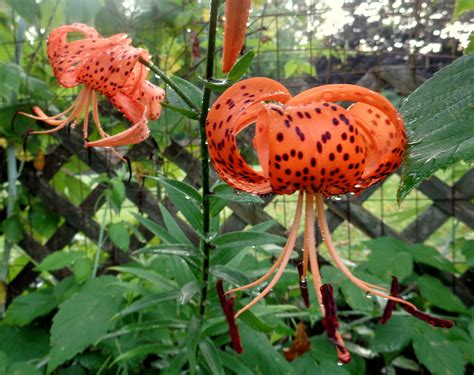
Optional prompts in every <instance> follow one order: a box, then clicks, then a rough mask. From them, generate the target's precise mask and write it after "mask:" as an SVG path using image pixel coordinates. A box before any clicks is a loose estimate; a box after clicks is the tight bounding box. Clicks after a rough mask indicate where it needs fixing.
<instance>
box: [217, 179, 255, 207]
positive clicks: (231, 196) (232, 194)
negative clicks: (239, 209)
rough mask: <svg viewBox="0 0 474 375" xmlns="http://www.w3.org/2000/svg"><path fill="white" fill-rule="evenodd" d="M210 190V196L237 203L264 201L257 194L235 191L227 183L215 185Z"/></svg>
mask: <svg viewBox="0 0 474 375" xmlns="http://www.w3.org/2000/svg"><path fill="white" fill-rule="evenodd" d="M212 190H213V195H212V197H219V198H222V199H226V200H229V201H232V202H237V203H254V204H261V203H264V201H263V199H262V198H260V197H259V196H258V195H253V194H249V193H245V192H238V191H235V190H234V189H232V188H231V187H230V186H229V185H227V184H219V185H217V186H215V187H214V188H213V189H212Z"/></svg>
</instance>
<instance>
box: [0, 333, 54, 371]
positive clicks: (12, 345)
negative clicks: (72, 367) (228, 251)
mask: <svg viewBox="0 0 474 375" xmlns="http://www.w3.org/2000/svg"><path fill="white" fill-rule="evenodd" d="M0 337H1V338H2V339H1V340H0V351H3V352H4V353H5V354H6V355H7V357H8V359H9V363H15V362H23V361H29V360H32V359H37V358H42V357H44V356H45V355H46V354H47V353H48V350H49V342H48V341H49V335H48V332H47V331H45V330H43V329H40V328H38V327H33V326H26V327H11V326H6V325H2V326H0Z"/></svg>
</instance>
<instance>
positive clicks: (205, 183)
mask: <svg viewBox="0 0 474 375" xmlns="http://www.w3.org/2000/svg"><path fill="white" fill-rule="evenodd" d="M219 3H220V0H212V1H211V18H210V21H209V39H208V45H207V46H208V47H207V57H206V61H207V62H206V80H208V81H210V80H211V79H212V74H213V72H214V54H215V49H216V31H217V13H218V10H219ZM210 100H211V89H210V88H208V87H205V88H204V95H203V99H202V107H201V116H200V118H199V135H200V137H201V165H202V204H203V210H202V213H203V232H204V239H203V240H201V250H202V253H203V263H202V281H203V287H202V292H201V302H200V304H199V313H200V314H201V317H204V314H205V312H206V299H207V290H208V285H207V284H208V281H209V259H210V245H209V242H208V235H209V226H210V222H211V217H210V216H211V215H210V210H209V195H210V189H209V151H208V149H207V138H206V118H207V113H208V112H209V103H210Z"/></svg>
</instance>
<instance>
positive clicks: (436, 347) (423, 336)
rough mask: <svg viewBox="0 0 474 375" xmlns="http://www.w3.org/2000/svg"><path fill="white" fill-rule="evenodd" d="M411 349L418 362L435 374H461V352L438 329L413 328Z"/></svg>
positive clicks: (462, 363)
mask: <svg viewBox="0 0 474 375" xmlns="http://www.w3.org/2000/svg"><path fill="white" fill-rule="evenodd" d="M413 332H414V335H413V349H415V354H416V357H417V358H418V360H419V361H420V363H422V364H423V365H425V366H426V367H427V368H428V370H429V371H430V372H431V373H432V374H435V375H463V374H464V358H463V356H462V353H461V352H460V351H459V349H458V348H457V347H456V345H453V344H452V343H450V342H449V341H447V340H446V339H445V338H444V337H443V336H442V335H441V333H439V331H436V330H434V329H431V327H427V329H423V330H422V331H421V332H419V330H414V331H413Z"/></svg>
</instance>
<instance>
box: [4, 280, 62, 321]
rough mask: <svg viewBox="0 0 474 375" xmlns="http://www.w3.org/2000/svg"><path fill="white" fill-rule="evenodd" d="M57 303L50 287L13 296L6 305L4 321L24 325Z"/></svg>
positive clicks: (48, 310)
mask: <svg viewBox="0 0 474 375" xmlns="http://www.w3.org/2000/svg"><path fill="white" fill-rule="evenodd" d="M57 305H58V301H57V300H56V297H55V295H54V294H53V290H52V289H40V290H38V291H35V292H32V293H29V294H25V295H22V296H19V297H17V298H15V299H14V300H13V302H12V303H11V305H10V306H8V310H7V312H6V315H5V318H4V322H5V323H6V324H14V325H20V326H22V325H26V324H29V323H31V322H32V321H33V320H34V319H36V318H37V317H39V316H43V315H46V314H48V313H49V312H50V311H51V310H53V309H54V308H56V306H57Z"/></svg>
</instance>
